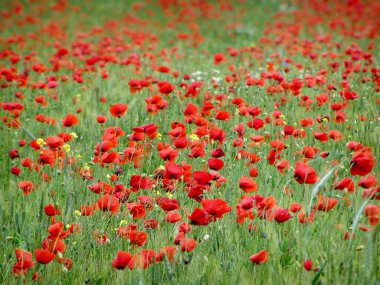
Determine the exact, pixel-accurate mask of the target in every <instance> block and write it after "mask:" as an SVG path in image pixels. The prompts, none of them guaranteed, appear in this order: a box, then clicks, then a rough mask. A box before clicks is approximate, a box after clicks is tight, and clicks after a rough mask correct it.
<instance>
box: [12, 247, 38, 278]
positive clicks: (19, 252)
mask: <svg viewBox="0 0 380 285" xmlns="http://www.w3.org/2000/svg"><path fill="white" fill-rule="evenodd" d="M15 255H16V260H17V262H15V263H14V264H13V268H12V273H13V274H16V275H24V274H26V273H27V271H28V269H29V268H31V267H33V265H34V264H33V258H32V253H30V252H29V251H26V250H23V249H20V248H16V250H15Z"/></svg>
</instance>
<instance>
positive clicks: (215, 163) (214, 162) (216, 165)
mask: <svg viewBox="0 0 380 285" xmlns="http://www.w3.org/2000/svg"><path fill="white" fill-rule="evenodd" d="M207 166H208V167H209V168H210V169H212V170H220V169H222V168H223V166H224V162H223V160H221V159H219V158H213V157H212V158H209V159H208V161H207Z"/></svg>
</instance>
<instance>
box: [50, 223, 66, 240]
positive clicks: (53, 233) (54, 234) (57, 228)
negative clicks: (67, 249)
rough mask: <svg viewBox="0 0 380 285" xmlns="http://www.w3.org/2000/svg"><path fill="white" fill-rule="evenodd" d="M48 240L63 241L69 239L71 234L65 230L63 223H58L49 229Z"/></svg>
mask: <svg viewBox="0 0 380 285" xmlns="http://www.w3.org/2000/svg"><path fill="white" fill-rule="evenodd" d="M48 233H49V235H48V239H57V238H59V239H63V238H65V237H67V236H68V235H69V234H70V232H69V231H64V230H63V224H62V222H57V223H54V224H52V225H50V226H49V227H48Z"/></svg>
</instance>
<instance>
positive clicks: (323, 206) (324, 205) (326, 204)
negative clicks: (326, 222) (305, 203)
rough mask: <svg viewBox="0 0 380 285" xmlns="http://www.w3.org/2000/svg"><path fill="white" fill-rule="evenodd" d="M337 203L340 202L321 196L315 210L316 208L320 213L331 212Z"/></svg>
mask: <svg viewBox="0 0 380 285" xmlns="http://www.w3.org/2000/svg"><path fill="white" fill-rule="evenodd" d="M337 203H338V201H337V200H336V199H334V198H330V197H327V196H325V195H321V196H320V197H319V199H318V202H317V204H316V205H315V206H314V208H316V209H317V210H319V211H323V212H329V211H331V210H332V209H333V208H334V207H335V205H336V204H337Z"/></svg>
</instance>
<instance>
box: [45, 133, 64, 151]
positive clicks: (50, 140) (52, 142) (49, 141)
mask: <svg viewBox="0 0 380 285" xmlns="http://www.w3.org/2000/svg"><path fill="white" fill-rule="evenodd" d="M44 141H45V143H46V145H47V146H48V147H50V148H51V149H56V148H58V147H61V146H63V145H64V143H65V142H64V141H63V139H62V138H60V137H56V136H49V137H47V138H45V139H44Z"/></svg>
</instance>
